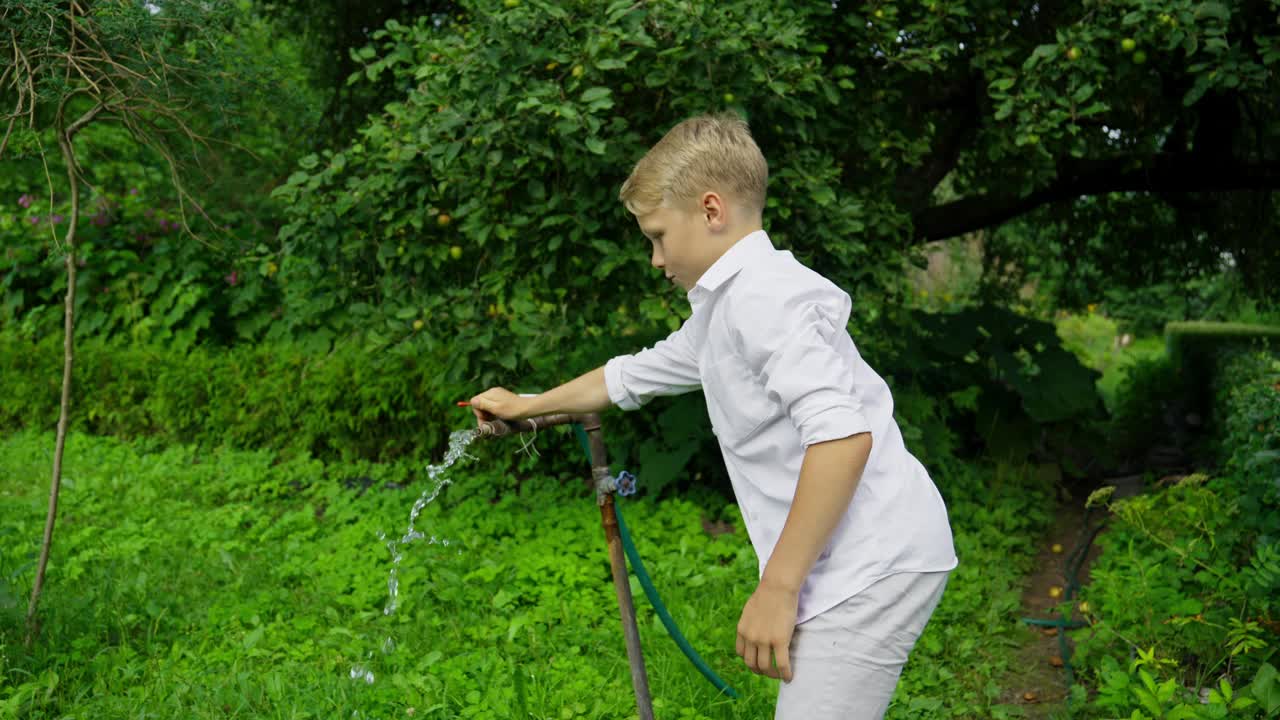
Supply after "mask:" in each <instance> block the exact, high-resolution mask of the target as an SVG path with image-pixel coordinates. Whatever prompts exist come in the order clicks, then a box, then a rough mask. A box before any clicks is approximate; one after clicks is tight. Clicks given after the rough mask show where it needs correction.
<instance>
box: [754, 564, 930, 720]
mask: <svg viewBox="0 0 1280 720" xmlns="http://www.w3.org/2000/svg"><path fill="white" fill-rule="evenodd" d="M948 575H950V572H932V573H898V574H896V575H890V576H888V577H885V578H881V579H880V580H877V581H876V582H875V583H873V584H872V585H871V587H868V588H867V589H866V590H863V591H862V592H860V593H858V594H857V595H854V596H853V597H851V598H849V599H848V600H845V601H844V602H842V603H840V604H839V605H837V606H835V607H833V608H831V609H830V610H827V611H826V612H824V613H821V614H819V615H817V616H816V617H814V618H812V619H810V620H808V621H806V622H804V623H801V624H800V625H797V626H796V631H795V634H794V635H793V636H792V637H791V672H792V680H791V682H789V683H786V682H784V683H782V684H781V687H780V688H779V689H778V708H777V711H776V712H775V714H774V718H775V720H880V718H883V717H884V712H885V709H886V708H888V707H889V700H891V699H892V698H893V689H894V688H895V687H896V686H897V684H898V676H899V675H901V674H902V666H903V665H905V664H906V662H907V655H908V654H910V653H911V648H913V647H914V646H915V644H916V640H917V639H918V638H919V637H920V633H921V632H923V631H924V626H925V624H926V623H928V622H929V616H930V615H932V614H933V610H934V608H936V607H937V606H938V601H939V600H941V599H942V591H943V589H944V588H945V587H946V585H947V576H948Z"/></svg>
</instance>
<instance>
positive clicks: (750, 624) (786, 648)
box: [738, 580, 800, 682]
mask: <svg viewBox="0 0 1280 720" xmlns="http://www.w3.org/2000/svg"><path fill="white" fill-rule="evenodd" d="M799 602H800V593H799V592H798V591H796V590H791V589H788V588H785V587H781V586H779V585H775V584H772V583H770V582H769V581H767V580H761V581H760V585H759V586H758V587H756V591H755V592H754V593H753V594H752V595H751V599H750V600H748V601H747V605H746V607H744V608H743V609H742V619H741V620H739V621H738V656H739V657H741V658H742V659H743V660H744V661H745V662H746V663H747V667H749V668H751V670H752V672H756V673H759V674H761V675H767V676H769V677H771V678H780V679H782V680H784V681H786V682H791V635H792V634H793V633H795V630H796V611H797V606H798V605H799ZM774 658H776V659H777V666H776V667H775V666H774V662H773V660H774Z"/></svg>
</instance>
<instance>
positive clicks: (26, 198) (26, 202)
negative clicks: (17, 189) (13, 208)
mask: <svg viewBox="0 0 1280 720" xmlns="http://www.w3.org/2000/svg"><path fill="white" fill-rule="evenodd" d="M33 200H35V198H34V197H32V196H30V195H28V194H26V193H23V194H22V196H21V197H19V198H18V204H19V205H21V206H22V207H23V209H26V208H29V207H31V202H32V201H33Z"/></svg>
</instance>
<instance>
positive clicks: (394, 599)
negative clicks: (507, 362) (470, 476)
mask: <svg viewBox="0 0 1280 720" xmlns="http://www.w3.org/2000/svg"><path fill="white" fill-rule="evenodd" d="M478 436H479V433H478V432H477V431H476V430H474V429H471V430H457V431H454V432H453V433H450V435H449V450H448V451H447V452H446V453H445V455H444V460H441V461H440V464H438V465H428V466H427V488H426V489H425V490H423V491H422V494H421V495H419V496H418V499H417V500H416V501H415V502H414V503H413V508H412V509H410V510H409V526H408V528H407V529H406V530H405V531H404V535H402V536H401V537H400V538H399V539H392V540H387V536H386V534H385V533H381V532H380V533H378V539H379V540H382V541H385V542H386V544H387V551H388V552H389V553H390V554H391V572H390V574H389V575H388V577H387V604H386V606H385V607H383V608H382V614H383V615H391V614H393V613H395V611H396V610H397V609H398V608H399V607H400V561H401V560H403V559H404V550H405V547H406V546H408V545H410V544H412V543H414V542H417V541H419V540H425V541H426V542H427V544H429V545H437V544H439V545H444V546H448V545H449V539H448V538H437V537H436V536H435V535H430V536H428V535H426V534H425V533H423V532H422V531H421V530H418V528H417V522H418V515H420V514H421V513H422V509H423V508H425V507H426V506H428V505H430V504H431V503H432V502H434V501H435V499H436V497H437V496H438V495H439V494H440V491H441V490H443V489H444V488H445V486H446V485H448V484H450V483H451V482H452V481H451V480H450V479H449V477H448V475H447V474H446V472H447V471H448V469H449V468H450V467H452V466H453V464H454V463H456V462H458V460H460V459H462V458H464V457H467V458H470V457H471V456H470V455H467V453H466V450H467V446H468V445H470V444H471V442H472V441H473V440H475V439H476V438H477V437H478ZM395 649H396V642H395V639H394V638H392V637H391V636H387V638H386V639H385V640H383V641H382V652H383V654H385V655H389V654H391V653H392V652H395ZM372 656H373V653H369V658H370V659H371V658H372ZM351 679H352V680H356V681H361V682H365V683H369V684H373V681H374V674H373V670H371V669H370V668H369V665H368V663H365V664H357V665H352V666H351Z"/></svg>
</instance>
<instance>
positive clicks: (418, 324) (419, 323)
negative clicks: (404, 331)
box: [413, 320, 426, 330]
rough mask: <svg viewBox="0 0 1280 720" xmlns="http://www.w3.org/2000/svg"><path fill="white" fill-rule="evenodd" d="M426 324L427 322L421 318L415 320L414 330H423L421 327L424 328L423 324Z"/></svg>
mask: <svg viewBox="0 0 1280 720" xmlns="http://www.w3.org/2000/svg"><path fill="white" fill-rule="evenodd" d="M425 324H426V323H424V322H422V321H421V320H414V321H413V329H414V330H421V329H422V326H423V325H425Z"/></svg>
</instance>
